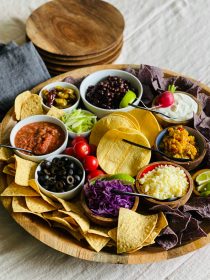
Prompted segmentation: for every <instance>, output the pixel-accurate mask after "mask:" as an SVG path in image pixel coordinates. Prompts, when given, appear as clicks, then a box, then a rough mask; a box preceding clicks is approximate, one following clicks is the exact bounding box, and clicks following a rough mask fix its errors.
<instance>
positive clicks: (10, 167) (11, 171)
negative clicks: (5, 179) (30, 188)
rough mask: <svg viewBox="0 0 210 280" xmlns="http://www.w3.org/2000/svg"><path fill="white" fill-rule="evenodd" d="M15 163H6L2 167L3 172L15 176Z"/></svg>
mask: <svg viewBox="0 0 210 280" xmlns="http://www.w3.org/2000/svg"><path fill="white" fill-rule="evenodd" d="M15 170H16V169H15V164H14V163H9V164H7V165H6V166H5V167H4V169H3V173H5V174H8V175H11V176H15Z"/></svg>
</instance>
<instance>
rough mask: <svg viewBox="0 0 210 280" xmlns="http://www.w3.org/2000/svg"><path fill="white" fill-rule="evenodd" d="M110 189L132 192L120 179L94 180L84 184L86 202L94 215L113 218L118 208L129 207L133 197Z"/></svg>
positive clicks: (132, 202)
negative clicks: (91, 182) (115, 192)
mask: <svg viewBox="0 0 210 280" xmlns="http://www.w3.org/2000/svg"><path fill="white" fill-rule="evenodd" d="M112 189H117V190H122V191H128V192H132V187H131V186H130V185H126V184H123V183H122V182H121V181H120V180H110V181H105V180H96V181H95V183H93V184H90V183H89V182H88V183H87V184H86V185H85V186H84V192H85V197H86V203H87V205H88V207H89V209H90V210H91V211H92V212H93V213H94V214H96V215H99V216H103V217H107V218H113V217H117V216H118V213H119V208H120V207H122V208H128V209H131V208H132V207H133V205H134V201H135V198H134V197H133V196H128V195H119V194H114V193H112V192H111V190H112Z"/></svg>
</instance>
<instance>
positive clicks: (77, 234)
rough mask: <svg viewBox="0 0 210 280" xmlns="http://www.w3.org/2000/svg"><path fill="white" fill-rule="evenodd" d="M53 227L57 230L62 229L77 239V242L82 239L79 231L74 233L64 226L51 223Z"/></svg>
mask: <svg viewBox="0 0 210 280" xmlns="http://www.w3.org/2000/svg"><path fill="white" fill-rule="evenodd" d="M53 227H57V228H61V229H64V230H65V231H67V232H68V233H70V234H71V235H72V236H73V237H74V238H75V239H77V240H78V241H80V240H81V239H83V238H84V237H83V235H82V234H81V233H80V232H79V231H74V230H71V229H69V228H67V227H65V226H63V225H62V224H59V223H57V222H53Z"/></svg>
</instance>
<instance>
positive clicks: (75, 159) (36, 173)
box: [35, 154, 85, 197]
mask: <svg viewBox="0 0 210 280" xmlns="http://www.w3.org/2000/svg"><path fill="white" fill-rule="evenodd" d="M56 157H58V158H62V157H68V158H70V159H72V160H73V161H74V162H76V163H77V164H78V165H79V166H80V167H81V170H82V172H83V176H82V179H81V182H80V183H79V184H78V185H77V186H76V187H75V188H73V189H72V190H69V191H66V192H52V191H49V190H47V189H45V188H44V187H43V186H42V185H41V184H40V183H39V181H38V171H40V166H41V164H42V162H43V161H44V160H43V161H41V162H40V163H39V164H38V166H37V167H36V170H35V181H36V183H37V185H38V186H39V188H40V190H41V191H42V190H44V191H45V192H46V193H48V194H49V195H52V196H56V197H57V195H58V194H67V195H68V194H70V193H73V192H74V191H76V190H77V189H78V188H79V187H80V186H81V185H83V184H84V180H85V169H84V167H83V165H82V163H81V162H80V161H79V160H78V159H77V158H75V157H72V156H69V155H65V154H59V155H52V156H49V157H47V158H46V159H45V160H47V161H52V160H53V159H54V158H56Z"/></svg>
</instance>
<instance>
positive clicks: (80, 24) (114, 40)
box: [26, 0, 124, 75]
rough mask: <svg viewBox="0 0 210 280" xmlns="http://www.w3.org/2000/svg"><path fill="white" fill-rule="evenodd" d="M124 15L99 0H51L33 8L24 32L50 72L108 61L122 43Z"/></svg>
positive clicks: (113, 57) (116, 55)
mask: <svg viewBox="0 0 210 280" xmlns="http://www.w3.org/2000/svg"><path fill="white" fill-rule="evenodd" d="M123 30H124V19H123V16H122V14H121V13H120V12H119V11H118V10H117V9H116V8H115V7H113V6H112V5H110V4H109V3H106V2H103V1H100V0H55V1H51V2H48V3H46V4H44V5H42V6H41V7H39V8H38V9H37V10H35V11H34V12H33V13H32V14H31V15H30V17H29V18H28V20H27V23H26V35H27V38H28V39H29V40H31V41H32V42H33V44H34V45H35V47H36V48H37V50H38V52H39V53H40V55H41V57H42V59H43V60H44V62H45V63H46V65H47V67H48V70H49V71H50V73H51V74H52V75H57V74H60V73H64V72H67V71H70V70H72V69H75V68H80V67H85V66H91V65H97V64H108V63H112V62H113V61H114V60H116V58H117V57H118V56H119V54H120V51H121V49H122V45H123Z"/></svg>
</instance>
